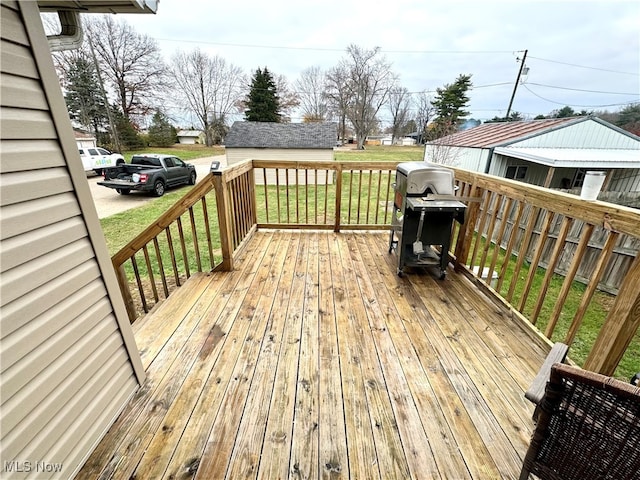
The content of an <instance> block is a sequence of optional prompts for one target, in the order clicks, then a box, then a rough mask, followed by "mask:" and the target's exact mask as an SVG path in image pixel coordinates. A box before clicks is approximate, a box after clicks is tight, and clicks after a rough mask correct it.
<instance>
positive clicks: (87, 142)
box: [76, 138, 96, 148]
mask: <svg viewBox="0 0 640 480" xmlns="http://www.w3.org/2000/svg"><path fill="white" fill-rule="evenodd" d="M76 144H77V145H78V148H95V146H96V140H95V138H85V139H79V138H76Z"/></svg>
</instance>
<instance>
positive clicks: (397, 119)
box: [388, 85, 411, 144]
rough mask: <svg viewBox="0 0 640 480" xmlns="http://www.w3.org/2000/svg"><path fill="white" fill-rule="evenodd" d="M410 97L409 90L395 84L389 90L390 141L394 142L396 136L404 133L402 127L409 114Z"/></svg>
mask: <svg viewBox="0 0 640 480" xmlns="http://www.w3.org/2000/svg"><path fill="white" fill-rule="evenodd" d="M410 103H411V97H410V96H409V90H407V89H406V88H405V87H401V86H399V85H396V86H394V87H392V88H391V90H390V91H389V103H388V106H389V113H391V143H392V144H394V143H395V141H396V139H397V138H398V137H401V136H404V134H405V133H406V132H405V131H404V127H405V125H406V124H407V118H408V116H409V105H410Z"/></svg>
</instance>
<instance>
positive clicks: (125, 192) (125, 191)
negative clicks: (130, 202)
mask: <svg viewBox="0 0 640 480" xmlns="http://www.w3.org/2000/svg"><path fill="white" fill-rule="evenodd" d="M116 192H118V193H119V194H120V195H129V194H130V193H131V190H129V189H128V188H116Z"/></svg>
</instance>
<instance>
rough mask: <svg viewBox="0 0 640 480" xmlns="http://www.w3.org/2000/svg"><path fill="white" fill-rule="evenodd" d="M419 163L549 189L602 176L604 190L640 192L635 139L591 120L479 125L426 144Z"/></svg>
mask: <svg viewBox="0 0 640 480" xmlns="http://www.w3.org/2000/svg"><path fill="white" fill-rule="evenodd" d="M425 160H429V161H435V162H437V163H444V164H449V165H453V166H457V167H460V168H465V169H468V170H474V171H479V172H484V173H489V174H492V175H497V176H501V177H507V178H514V179H517V180H522V181H524V182H527V183H532V184H535V185H544V186H548V187H552V188H574V187H580V186H581V185H582V180H583V179H584V175H585V173H586V171H587V169H589V170H602V171H607V172H608V179H607V183H606V188H607V189H608V190H610V191H618V192H637V191H640V138H638V137H637V136H635V135H633V134H631V133H629V132H626V131H624V130H622V129H620V128H618V127H616V126H615V125H612V124H610V123H608V122H606V121H604V120H601V119H599V118H596V117H590V116H587V117H573V118H558V119H545V120H530V121H522V122H507V123H485V124H483V125H480V126H478V127H475V128H471V129H469V130H466V131H464V132H458V133H455V134H453V135H449V136H446V137H443V138H440V139H437V140H435V141H433V142H430V143H428V144H427V146H426V148H425Z"/></svg>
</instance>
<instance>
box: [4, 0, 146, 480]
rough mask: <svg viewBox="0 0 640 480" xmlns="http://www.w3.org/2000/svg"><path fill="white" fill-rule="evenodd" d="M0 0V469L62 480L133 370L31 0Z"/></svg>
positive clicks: (135, 364) (120, 402) (136, 371)
mask: <svg viewBox="0 0 640 480" xmlns="http://www.w3.org/2000/svg"><path fill="white" fill-rule="evenodd" d="M0 8H1V11H0V18H1V19H0V27H1V30H0V36H1V42H2V43H1V44H0V52H1V55H2V63H1V66H2V68H1V72H0V115H1V116H2V125H1V127H0V155H1V162H0V167H1V168H0V222H1V224H0V272H1V277H0V282H1V284H0V288H1V295H0V402H1V407H0V408H1V409H2V414H1V416H0V432H1V437H0V477H1V478H4V477H5V475H9V476H10V477H11V478H27V477H28V476H29V472H22V473H18V472H16V471H12V472H10V473H9V472H7V471H5V467H6V464H7V462H13V461H17V462H19V464H22V465H23V464H24V462H31V463H32V464H33V465H35V462H49V463H51V462H56V463H61V464H62V465H63V469H62V471H61V472H57V473H54V472H37V473H38V475H37V478H72V477H73V475H74V474H75V472H76V471H77V470H78V469H79V468H80V466H81V464H82V462H83V461H84V459H85V458H86V457H87V456H88V454H89V453H90V452H91V450H92V449H93V448H94V446H95V444H96V443H97V442H98V440H99V439H100V438H101V436H102V435H104V433H105V432H106V430H107V429H108V428H109V426H110V425H111V424H112V422H113V421H114V419H115V418H116V416H117V414H118V412H119V411H120V410H121V409H122V407H123V406H124V403H125V402H126V401H127V399H128V398H130V397H131V395H132V394H133V392H134V391H135V389H136V388H137V386H138V384H139V381H140V380H141V379H142V378H143V376H144V372H143V371H142V367H141V362H140V359H139V356H138V352H137V349H136V347H135V343H134V342H133V335H132V332H131V328H130V325H129V324H128V321H127V318H126V311H125V308H124V305H123V302H122V298H121V297H120V293H119V290H118V289H117V285H116V281H115V275H114V273H113V271H112V267H111V263H110V260H109V257H108V253H107V250H106V245H105V243H104V238H103V237H102V235H101V231H100V228H99V222H98V220H97V215H96V213H95V207H94V206H93V201H92V199H91V196H90V192H89V188H88V184H87V183H86V177H85V175H84V172H83V170H82V165H81V162H80V159H79V157H78V153H77V148H76V146H75V140H74V138H73V132H72V129H71V124H70V122H69V120H68V116H67V113H66V108H65V107H64V101H63V100H62V95H61V93H60V89H59V86H58V82H57V78H56V75H55V71H54V70H53V65H52V63H51V58H50V54H49V52H48V48H47V46H46V39H45V37H44V32H43V30H42V25H41V24H40V16H39V13H38V10H37V5H36V3H35V2H22V3H20V4H18V3H15V2H2V5H1V7H0ZM31 39H33V45H32V44H31ZM34 473H36V472H35V471H34V472H31V474H30V475H31V476H33V474H34Z"/></svg>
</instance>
